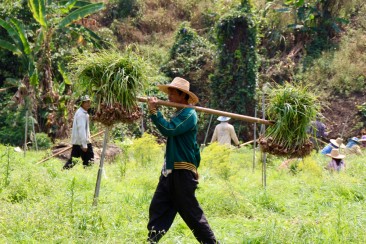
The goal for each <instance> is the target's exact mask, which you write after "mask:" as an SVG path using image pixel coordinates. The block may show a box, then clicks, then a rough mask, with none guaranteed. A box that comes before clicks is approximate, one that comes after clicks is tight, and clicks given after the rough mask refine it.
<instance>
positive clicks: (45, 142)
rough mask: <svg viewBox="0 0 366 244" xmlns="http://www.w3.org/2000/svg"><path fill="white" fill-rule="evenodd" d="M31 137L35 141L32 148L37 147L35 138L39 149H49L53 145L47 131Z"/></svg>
mask: <svg viewBox="0 0 366 244" xmlns="http://www.w3.org/2000/svg"><path fill="white" fill-rule="evenodd" d="M31 139H32V141H33V142H34V143H32V149H36V144H35V140H37V147H38V149H48V148H50V147H51V146H52V140H51V138H50V137H49V136H48V135H47V134H46V133H36V137H35V138H31Z"/></svg>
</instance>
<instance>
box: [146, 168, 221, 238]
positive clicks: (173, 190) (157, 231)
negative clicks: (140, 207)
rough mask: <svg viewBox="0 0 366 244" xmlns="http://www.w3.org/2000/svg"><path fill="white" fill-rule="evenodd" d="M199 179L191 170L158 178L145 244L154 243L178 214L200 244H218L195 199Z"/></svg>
mask: <svg viewBox="0 0 366 244" xmlns="http://www.w3.org/2000/svg"><path fill="white" fill-rule="evenodd" d="M197 184H198V180H197V179H196V176H195V174H194V173H193V172H192V171H190V170H184V169H180V170H173V172H172V173H170V174H169V175H168V176H167V177H165V176H163V175H161V176H160V179H159V183H158V186H157V188H156V191H155V194H154V196H153V199H152V200H151V204H150V209H149V223H148V225H147V229H148V230H149V235H148V241H149V242H150V243H157V242H158V241H159V240H160V238H161V237H163V235H164V234H165V233H166V232H167V231H168V230H169V228H170V226H171V225H172V223H173V220H174V218H175V215H176V214H177V213H179V215H180V216H181V217H182V219H183V220H184V222H186V224H187V225H188V227H189V228H190V229H191V230H192V232H193V234H194V236H195V237H196V239H197V240H198V241H199V242H200V243H218V242H217V241H216V238H215V235H214V233H213V232H212V230H211V228H210V226H209V224H208V222H207V219H206V217H205V215H204V213H203V211H202V209H201V207H200V205H199V203H198V201H197V199H196V196H195V190H196V189H197Z"/></svg>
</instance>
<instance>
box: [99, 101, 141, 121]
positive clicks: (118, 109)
mask: <svg viewBox="0 0 366 244" xmlns="http://www.w3.org/2000/svg"><path fill="white" fill-rule="evenodd" d="M141 115H142V112H141V109H140V108H139V107H138V106H135V107H134V108H133V109H132V111H130V112H128V111H127V110H126V109H124V108H123V107H122V105H121V104H120V103H114V104H113V105H106V104H105V103H101V104H100V107H99V109H98V111H97V112H96V113H95V114H94V115H93V120H95V121H98V122H100V123H102V124H104V125H106V126H111V125H113V124H115V123H118V122H122V123H133V122H134V121H136V120H138V119H139V118H140V117H141Z"/></svg>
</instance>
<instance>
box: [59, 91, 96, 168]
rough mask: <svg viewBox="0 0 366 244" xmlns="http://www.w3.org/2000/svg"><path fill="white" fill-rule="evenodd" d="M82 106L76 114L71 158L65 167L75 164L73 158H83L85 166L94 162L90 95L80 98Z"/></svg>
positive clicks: (73, 125)
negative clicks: (89, 112)
mask: <svg viewBox="0 0 366 244" xmlns="http://www.w3.org/2000/svg"><path fill="white" fill-rule="evenodd" d="M80 102H81V105H80V108H79V109H78V110H77V111H76V113H75V115H74V121H73V124H72V134H71V143H72V149H71V155H70V158H69V160H68V161H67V162H66V163H65V165H64V166H63V169H70V168H72V167H74V166H75V163H74V162H73V160H72V159H73V158H80V157H81V159H82V160H83V165H84V167H87V166H91V165H92V164H93V162H94V152H93V147H92V144H91V138H90V127H89V114H88V109H89V108H90V105H91V101H90V98H89V96H88V95H85V96H82V97H81V98H80Z"/></svg>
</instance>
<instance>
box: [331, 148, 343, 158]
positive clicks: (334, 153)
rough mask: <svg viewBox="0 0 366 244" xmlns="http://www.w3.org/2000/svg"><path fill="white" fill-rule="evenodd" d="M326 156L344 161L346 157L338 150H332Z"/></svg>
mask: <svg viewBox="0 0 366 244" xmlns="http://www.w3.org/2000/svg"><path fill="white" fill-rule="evenodd" d="M326 156H328V157H331V158H336V159H342V158H345V157H346V156H345V155H343V154H340V153H339V150H338V149H332V151H331V152H330V153H328V154H326Z"/></svg>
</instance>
